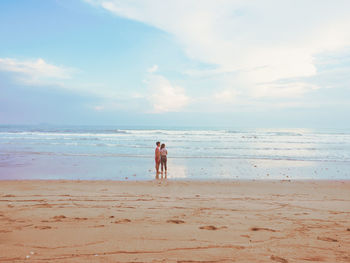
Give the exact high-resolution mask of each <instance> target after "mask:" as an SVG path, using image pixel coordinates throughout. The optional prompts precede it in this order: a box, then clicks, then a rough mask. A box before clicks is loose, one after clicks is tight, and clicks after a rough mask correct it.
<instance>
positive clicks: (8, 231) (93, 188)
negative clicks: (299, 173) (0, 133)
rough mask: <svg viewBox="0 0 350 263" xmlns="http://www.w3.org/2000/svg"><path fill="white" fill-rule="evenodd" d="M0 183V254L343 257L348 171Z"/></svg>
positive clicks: (58, 258) (23, 257) (5, 257)
mask: <svg viewBox="0 0 350 263" xmlns="http://www.w3.org/2000/svg"><path fill="white" fill-rule="evenodd" d="M0 186H1V187H0V262H282V263H284V262H350V181H170V180H168V181H166V180H163V181H144V182H117V181H0Z"/></svg>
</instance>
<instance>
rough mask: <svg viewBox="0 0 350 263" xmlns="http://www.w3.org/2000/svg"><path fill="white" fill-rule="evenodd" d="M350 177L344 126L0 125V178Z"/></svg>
mask: <svg viewBox="0 0 350 263" xmlns="http://www.w3.org/2000/svg"><path fill="white" fill-rule="evenodd" d="M158 140H159V141H161V142H164V143H166V145H167V149H168V152H169V156H168V167H169V173H168V177H169V178H174V179H175V178H182V179H185V178H186V179H237V178H238V179H290V178H291V179H350V169H349V168H350V131H344V130H331V129H328V130H309V129H189V128H177V129H149V128H147V129H146V128H143V127H139V128H133V129H130V128H129V129H128V128H118V127H106V126H83V127H81V126H64V127H62V126H61V127H58V126H0V149H1V150H0V179H93V180H94V179H112V180H126V178H127V180H148V179H152V178H154V148H155V142H156V141H158Z"/></svg>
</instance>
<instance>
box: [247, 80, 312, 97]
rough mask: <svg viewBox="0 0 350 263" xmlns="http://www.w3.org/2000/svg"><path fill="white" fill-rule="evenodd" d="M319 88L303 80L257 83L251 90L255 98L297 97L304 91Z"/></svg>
mask: <svg viewBox="0 0 350 263" xmlns="http://www.w3.org/2000/svg"><path fill="white" fill-rule="evenodd" d="M317 89H319V87H318V86H316V85H312V84H307V83H303V82H295V83H284V84H281V83H280V84H273V83H271V84H263V85H258V86H256V87H255V88H254V90H253V91H252V97H255V98H264V97H267V98H298V97H302V96H303V95H304V94H305V93H307V92H310V91H314V90H317Z"/></svg>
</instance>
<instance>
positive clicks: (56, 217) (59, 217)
mask: <svg viewBox="0 0 350 263" xmlns="http://www.w3.org/2000/svg"><path fill="white" fill-rule="evenodd" d="M65 218H67V217H66V216H64V215H60V216H54V217H53V218H52V219H54V220H55V221H56V222H57V221H61V220H62V219H65Z"/></svg>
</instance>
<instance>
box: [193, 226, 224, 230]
mask: <svg viewBox="0 0 350 263" xmlns="http://www.w3.org/2000/svg"><path fill="white" fill-rule="evenodd" d="M224 228H227V226H222V227H216V226H212V225H210V226H200V227H199V229H205V230H219V229H224Z"/></svg>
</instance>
